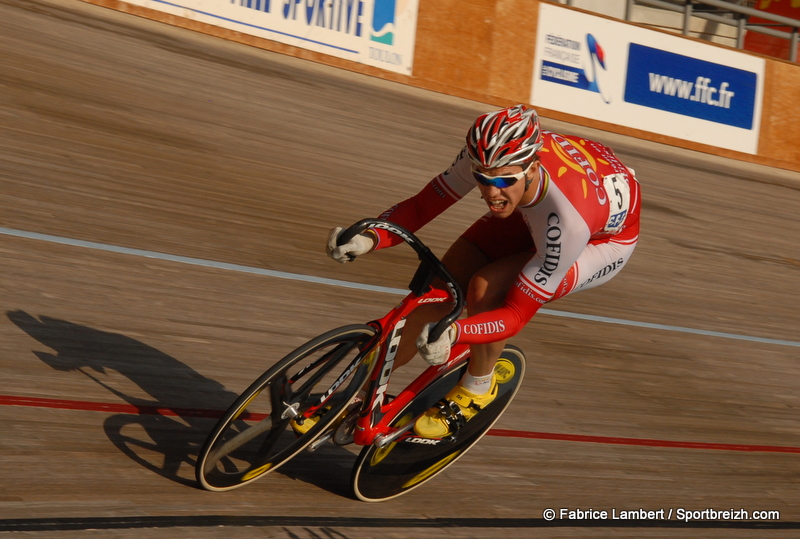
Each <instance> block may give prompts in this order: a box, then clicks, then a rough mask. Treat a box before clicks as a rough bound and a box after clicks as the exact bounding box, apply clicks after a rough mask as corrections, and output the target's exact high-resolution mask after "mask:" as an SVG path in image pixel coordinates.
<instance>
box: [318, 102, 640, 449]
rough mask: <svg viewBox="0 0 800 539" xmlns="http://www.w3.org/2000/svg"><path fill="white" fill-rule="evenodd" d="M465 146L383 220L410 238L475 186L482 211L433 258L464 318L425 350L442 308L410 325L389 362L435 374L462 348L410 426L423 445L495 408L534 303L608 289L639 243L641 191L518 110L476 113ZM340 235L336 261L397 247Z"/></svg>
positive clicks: (392, 240)
mask: <svg viewBox="0 0 800 539" xmlns="http://www.w3.org/2000/svg"><path fill="white" fill-rule="evenodd" d="M466 142H467V144H466V146H465V147H464V148H463V149H462V150H461V152H460V153H459V154H458V156H457V157H456V159H455V161H454V162H453V164H452V165H451V166H450V168H448V169H447V170H446V171H445V172H443V173H442V174H440V175H438V176H436V177H435V178H434V179H433V180H431V181H430V182H429V183H428V184H427V185H426V186H425V187H424V188H423V189H422V190H421V191H420V192H418V193H417V194H416V195H414V196H413V197H411V198H409V199H407V200H405V201H403V202H401V203H400V204H397V205H395V206H393V207H392V208H390V209H388V210H386V211H385V212H384V213H383V214H382V215H381V216H380V217H381V218H383V219H388V220H390V221H392V222H394V223H397V224H399V225H401V226H403V227H405V228H407V229H409V230H411V231H412V232H415V231H417V230H418V229H419V228H421V227H422V226H423V225H425V224H427V223H428V222H429V221H431V220H432V219H433V218H434V217H436V216H437V215H439V214H440V213H442V212H443V211H444V210H446V209H447V208H448V207H450V206H451V205H452V204H454V203H455V202H456V201H458V200H459V199H461V198H462V197H464V196H465V195H466V194H467V193H468V192H469V191H471V190H472V189H473V188H475V187H476V186H477V187H478V189H479V191H480V194H481V198H483V200H484V201H485V202H486V205H487V206H488V209H489V211H488V213H487V214H486V215H484V216H483V217H481V218H480V219H478V220H477V221H476V222H475V223H474V224H473V225H472V226H471V227H469V228H468V229H467V230H466V231H465V232H464V233H463V234H462V235H461V237H459V238H458V239H457V240H456V241H455V242H454V243H453V244H452V246H451V247H450V248H449V249H448V251H447V253H446V254H445V255H444V257H442V261H443V262H444V263H445V265H446V266H447V267H448V268H449V269H450V271H451V273H452V274H453V276H454V277H455V278H456V280H457V281H458V283H459V285H460V286H462V288H463V289H464V290H466V291H467V312H468V316H467V317H466V318H464V319H461V320H459V321H457V322H455V323H454V324H452V326H451V327H450V328H448V330H447V331H445V332H444V334H443V335H442V336H441V338H439V339H438V340H437V341H435V342H433V343H430V344H428V342H427V340H428V332H429V330H430V328H431V327H432V325H433V324H431V323H429V322H430V321H431V320H435V319H437V315H438V316H439V317H441V316H442V314H440V313H446V312H447V311H448V309H449V307H448V306H446V305H445V306H431V307H430V308H429V311H428V312H427V313H423V314H421V315H419V316H416V317H413V316H412V317H411V318H412V319H409V321H408V322H407V324H406V333H409V334H410V335H411V336H412V338H413V336H416V335H419V336H418V338H417V342H416V346H414V344H415V343H414V342H413V341H411V340H410V339H405V341H406V342H403V343H401V346H400V349H399V351H398V354H397V356H396V359H395V365H396V366H400V365H402V364H404V363H407V362H408V361H409V360H410V359H411V358H412V357H413V356H414V353H415V352H416V351H417V349H418V351H419V353H420V355H421V356H422V357H423V358H424V359H425V360H426V361H427V362H428V363H430V364H432V365H438V364H442V363H444V362H445V361H446V360H447V358H448V355H449V352H450V347H451V346H452V345H453V344H454V343H464V344H469V345H470V349H471V358H470V361H469V366H468V370H467V373H466V374H465V375H464V377H463V378H462V380H461V381H460V383H459V384H458V385H457V386H456V387H455V388H454V389H453V390H452V391H451V392H450V393H448V394H447V396H446V397H445V398H444V399H443V401H441V402H440V403H439V405H437V406H435V407H433V408H431V409H430V410H429V411H428V412H427V413H426V414H425V415H424V416H422V417H421V418H420V419H419V420H418V421H417V423H416V425H415V427H414V430H415V432H416V434H417V435H419V436H423V437H430V438H440V437H444V436H447V435H448V434H450V433H452V432H454V431H455V430H456V429H457V426H458V425H459V424H463V422H464V421H468V420H469V419H470V418H472V417H473V416H474V415H475V414H476V413H477V412H478V411H479V410H480V409H481V408H483V407H485V406H486V405H487V404H489V403H490V402H492V400H494V398H495V397H496V396H497V380H496V378H495V376H494V366H495V363H496V362H497V359H498V358H499V356H500V353H501V352H502V350H503V347H504V346H505V342H506V340H507V339H508V338H509V337H512V336H514V335H515V334H516V333H518V332H519V331H520V330H521V329H522V328H523V327H524V326H525V325H526V324H527V322H528V321H529V320H530V319H531V317H533V315H534V314H535V313H536V311H538V310H539V308H540V307H541V306H542V305H543V304H545V303H548V302H551V301H554V300H556V299H558V298H561V297H564V296H565V295H567V294H570V293H572V292H575V291H578V290H586V289H588V288H592V287H595V286H597V285H599V284H602V283H605V282H607V281H608V280H609V279H611V278H612V277H614V276H615V275H617V274H618V273H619V271H620V270H621V269H622V267H623V266H625V264H626V263H627V262H628V260H629V259H630V257H631V254H632V253H633V250H634V248H635V246H636V242H637V240H638V237H639V209H640V206H641V198H640V189H639V184H638V182H637V180H636V178H635V176H634V171H633V170H632V169H630V168H628V167H626V166H625V165H623V164H622V163H621V162H620V161H619V160H618V159H617V157H616V156H615V155H614V152H613V150H611V149H610V148H608V147H606V146H604V145H602V144H600V143H598V142H595V141H591V140H587V139H584V138H581V137H574V136H569V135H562V134H558V133H553V132H548V131H542V130H541V128H540V125H539V119H538V117H537V115H536V112H535V111H534V110H533V109H530V108H527V107H525V106H524V105H517V106H513V107H509V108H505V109H502V110H499V111H496V112H490V113H486V114H483V115H481V116H480V117H478V118H477V120H476V121H475V123H474V124H473V125H472V127H471V128H470V129H469V132H468V133H467V137H466ZM341 231H342V229H341V228H335V229H333V230H331V232H330V234H329V238H328V244H327V252H328V255H329V256H331V257H332V258H334V259H335V260H337V261H339V262H347V261H348V260H351V259H352V258H351V257H355V256H359V255H363V254H366V253H369V252H371V251H373V250H376V249H382V248H385V247H389V246H392V245H394V244H396V243H398V242H399V241H400V240H398V239H397V238H396V237H394V236H393V235H391V234H389V233H387V232H385V231H375V230H370V231H368V232H366V233H364V234H361V235H358V236H356V237H355V238H353V240H351V241H350V242H349V243H347V244H345V245H342V246H337V245H336V239H337V237H338V236H339V234H340V233H341ZM417 312H419V310H418V311H417ZM409 343H410V344H409Z"/></svg>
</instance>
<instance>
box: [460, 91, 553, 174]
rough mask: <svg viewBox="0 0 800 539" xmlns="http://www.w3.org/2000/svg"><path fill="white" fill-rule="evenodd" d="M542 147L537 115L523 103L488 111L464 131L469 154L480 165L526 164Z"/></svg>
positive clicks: (485, 166) (484, 166) (486, 166)
mask: <svg viewBox="0 0 800 539" xmlns="http://www.w3.org/2000/svg"><path fill="white" fill-rule="evenodd" d="M541 147H542V130H541V128H540V127H539V117H538V116H537V115H536V111H535V110H533V109H530V108H528V107H526V106H525V105H515V106H513V107H509V108H506V109H502V110H499V111H497V112H487V113H486V114H483V115H481V116H479V117H478V119H477V120H475V124H474V125H473V126H472V127H471V128H470V130H469V132H468V133H467V150H468V151H469V156H470V158H471V159H472V162H473V163H475V165H477V166H479V167H482V168H499V167H505V166H511V165H520V166H525V165H527V164H528V163H529V162H530V161H531V159H533V157H534V155H536V152H538V151H539V148H541Z"/></svg>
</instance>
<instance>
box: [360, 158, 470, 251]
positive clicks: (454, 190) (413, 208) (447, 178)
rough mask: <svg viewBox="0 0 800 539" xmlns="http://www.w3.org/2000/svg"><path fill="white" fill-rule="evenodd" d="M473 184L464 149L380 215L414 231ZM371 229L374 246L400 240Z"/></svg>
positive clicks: (395, 243)
mask: <svg viewBox="0 0 800 539" xmlns="http://www.w3.org/2000/svg"><path fill="white" fill-rule="evenodd" d="M474 187H475V180H474V179H473V178H472V173H471V168H470V163H469V157H468V156H467V153H466V148H465V149H464V150H462V151H461V153H460V154H459V155H458V157H456V159H455V161H453V164H452V165H451V166H450V168H448V169H447V170H446V171H445V172H443V173H442V174H439V175H438V176H436V177H435V178H434V179H432V180H431V181H430V182H428V184H427V185H426V186H425V187H424V188H423V189H422V190H421V191H420V192H419V193H417V194H416V195H414V196H413V197H411V198H409V199H406V200H404V201H403V202H401V203H400V204H397V205H396V206H392V207H391V208H389V209H388V210H386V211H385V212H383V213H382V214H381V215H380V218H381V219H386V220H388V221H391V222H392V223H395V224H397V225H400V226H402V227H403V228H405V229H407V230H409V231H411V232H416V231H417V230H419V229H420V228H422V227H423V226H425V225H426V224H428V223H429V222H430V221H432V220H433V219H434V218H435V217H436V216H437V215H439V214H441V213H442V212H444V211H445V210H446V209H447V208H449V207H450V206H452V205H453V204H455V203H456V202H458V201H459V200H461V198H463V197H464V195H466V194H467V193H468V192H469V191H471V190H472V189H473V188H474ZM371 232H372V233H373V234H374V237H376V239H377V242H376V245H375V249H383V248H385V247H391V246H392V245H397V244H398V243H401V242H402V241H403V240H401V239H400V238H399V237H398V236H396V235H394V234H391V233H389V232H386V231H384V230H372V231H371Z"/></svg>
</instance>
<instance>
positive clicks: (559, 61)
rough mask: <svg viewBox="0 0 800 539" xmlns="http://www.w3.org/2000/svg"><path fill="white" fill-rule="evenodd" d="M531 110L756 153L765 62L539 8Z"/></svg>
mask: <svg viewBox="0 0 800 539" xmlns="http://www.w3.org/2000/svg"><path fill="white" fill-rule="evenodd" d="M534 62H535V63H534V73H533V81H532V90H531V100H530V102H531V104H533V105H534V106H539V107H544V108H548V109H552V110H557V111H561V112H565V113H569V114H575V115H577V116H583V117H586V118H592V119H596V120H600V121H603V122H608V123H613V124H617V125H622V126H626V127H632V128H635V129H642V130H645V131H649V132H652V133H658V134H662V135H667V136H671V137H676V138H681V139H684V140H690V141H693V142H699V143H702V144H708V145H711V146H716V147H720V148H726V149H730V150H735V151H740V152H745V153H750V154H755V153H756V152H757V150H758V136H759V124H760V116H761V101H762V92H763V84H764V65H765V62H764V60H763V59H761V58H757V57H754V56H750V55H747V54H743V53H740V52H737V51H731V50H727V49H723V48H720V47H716V46H713V45H707V44H705V43H699V42H695V41H691V40H687V39H683V38H681V37H679V36H673V35H669V34H664V33H661V32H656V31H652V30H647V29H645V28H638V27H635V26H631V25H628V24H624V23H622V22H618V21H614V20H609V19H605V18H602V17H596V16H593V15H589V14H586V13H581V12H576V11H572V10H569V9H565V8H561V7H558V6H554V5H551V4H546V3H542V4H540V12H539V29H538V33H537V43H536V57H535V60H534Z"/></svg>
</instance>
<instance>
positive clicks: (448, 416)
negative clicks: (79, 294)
mask: <svg viewBox="0 0 800 539" xmlns="http://www.w3.org/2000/svg"><path fill="white" fill-rule="evenodd" d="M495 398H497V377H496V376H492V387H491V389H490V390H489V391H488V392H487V393H486V394H485V395H476V394H475V393H472V392H471V391H469V390H467V389H464V388H463V387H461V385H457V386H456V387H454V388H453V389H452V390H451V391H450V393H448V394H447V396H445V398H444V399H442V400H440V401H439V402H438V403H437V404H436V406H434V407H433V408H431V409H430V410H428V411H427V412H425V415H423V416H422V417H420V418H419V419H417V423H416V424H415V425H414V432H415V433H416V434H417V436H422V437H423V438H444V437H445V436H449V435H451V434H453V433H454V432H456V431H458V429H460V428H461V427H463V426H464V425H465V424H466V422H467V421H469V420H470V419H472V417H473V416H475V414H477V413H478V412H479V411H480V410H482V409H483V408H485V407H486V406H488V405H489V403H491V402H492V401H493V400H494V399H495Z"/></svg>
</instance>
